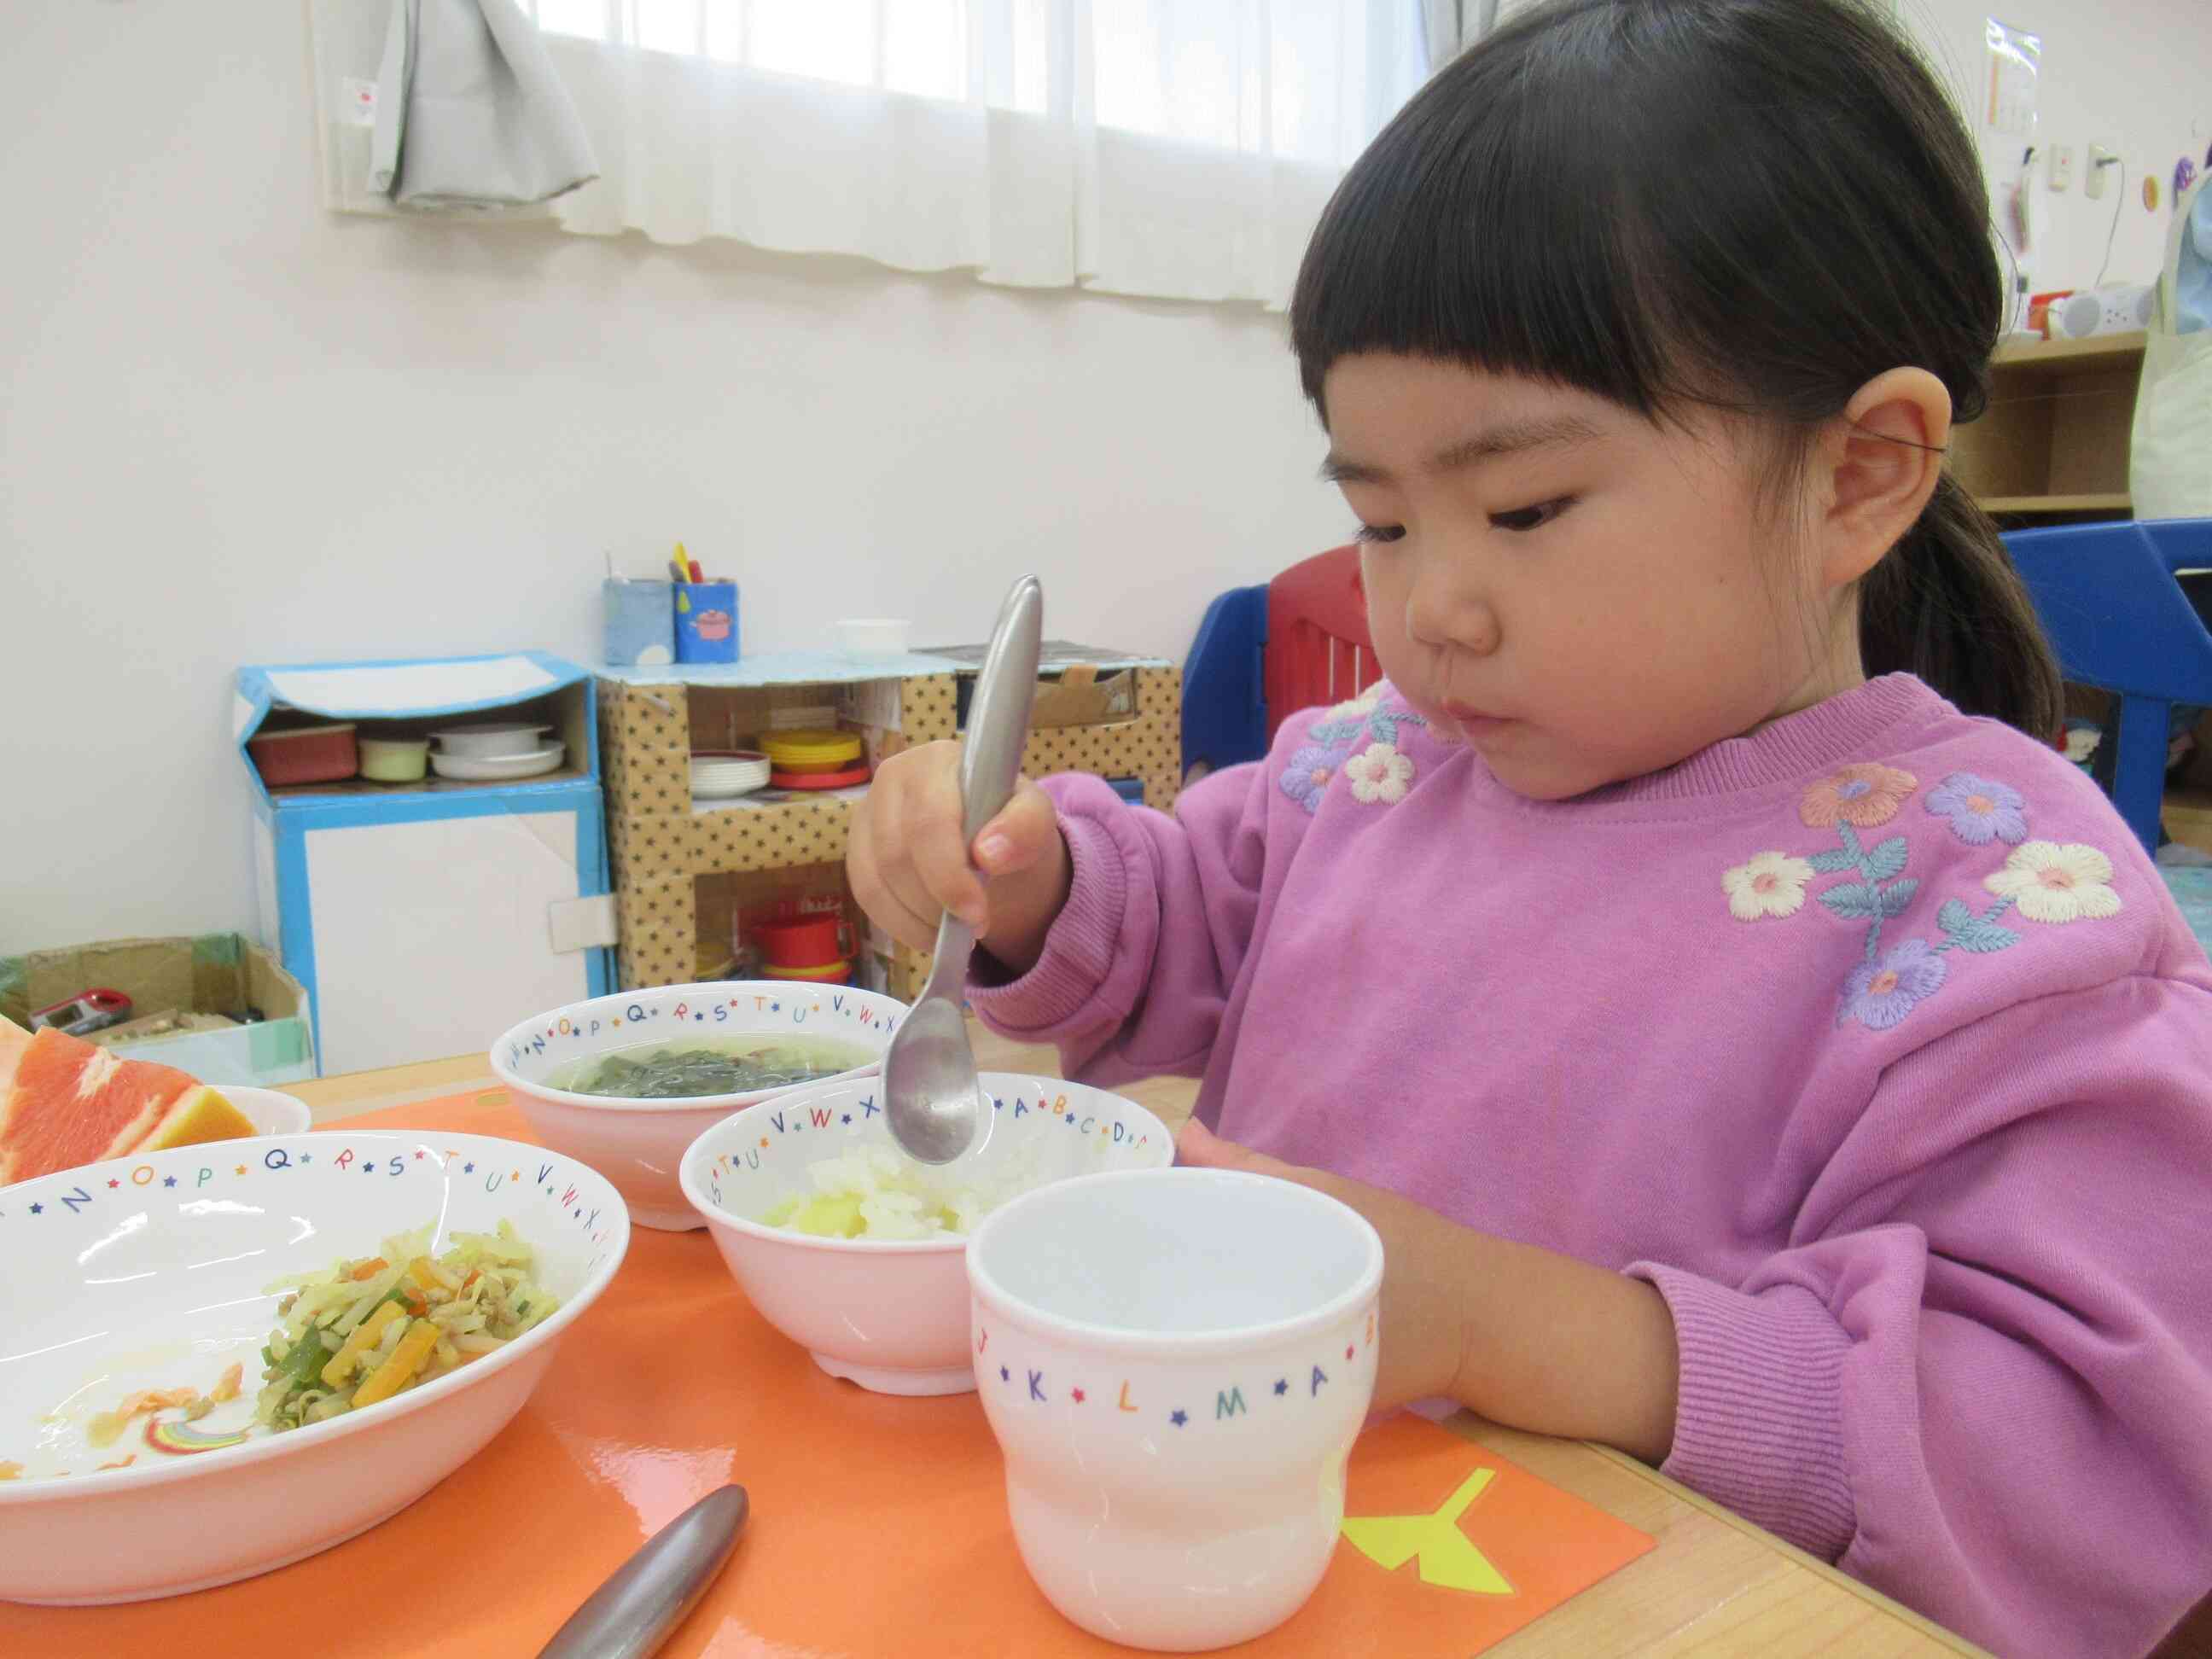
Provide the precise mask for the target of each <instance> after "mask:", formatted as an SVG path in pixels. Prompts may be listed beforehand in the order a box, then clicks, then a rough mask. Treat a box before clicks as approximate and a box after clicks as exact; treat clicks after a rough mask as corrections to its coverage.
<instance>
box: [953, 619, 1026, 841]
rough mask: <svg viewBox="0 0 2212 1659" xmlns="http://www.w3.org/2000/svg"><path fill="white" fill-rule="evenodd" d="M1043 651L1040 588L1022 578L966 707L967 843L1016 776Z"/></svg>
mask: <svg viewBox="0 0 2212 1659" xmlns="http://www.w3.org/2000/svg"><path fill="white" fill-rule="evenodd" d="M1043 647H1044V589H1043V587H1042V586H1041V585H1039V583H1038V581H1037V579H1036V577H1035V576H1024V577H1023V578H1022V579H1021V580H1018V581H1017V582H1016V583H1015V584H1014V585H1013V587H1012V590H1010V591H1009V592H1008V593H1007V594H1006V603H1005V604H1003V605H1000V607H999V620H998V623H996V625H995V626H994V627H993V629H991V643H990V645H989V646H988V647H987V648H986V649H985V651H984V653H983V666H982V669H981V671H980V672H979V673H978V674H977V675H976V676H975V697H974V699H973V700H972V701H971V702H969V705H968V735H967V738H966V740H965V741H964V742H963V744H962V745H961V750H960V798H961V800H962V802H963V805H965V807H966V809H967V817H966V830H967V838H968V840H969V841H970V842H973V841H974V840H975V837H976V836H979V835H981V834H982V832H983V826H984V825H985V824H987V823H989V822H990V821H991V820H992V819H993V818H994V817H998V815H999V812H1000V809H1001V808H1003V807H1004V806H1005V805H1006V801H1007V799H1009V798H1010V797H1011V796H1012V794H1013V793H1014V781H1015V780H1016V779H1017V778H1018V777H1020V776H1021V772H1022V750H1023V747H1024V745H1025V744H1027V743H1028V741H1029V733H1030V703H1031V702H1032V701H1033V700H1034V699H1035V697H1036V677H1037V661H1038V658H1039V655H1040V653H1042V650H1043Z"/></svg>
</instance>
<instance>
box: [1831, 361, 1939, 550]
mask: <svg viewBox="0 0 2212 1659" xmlns="http://www.w3.org/2000/svg"><path fill="white" fill-rule="evenodd" d="M1950 441H1951V394H1950V393H1949V392H1948V391H1946V390H1945V389H1944V386H1943V383H1942V381H1941V380H1937V379H1936V377H1935V376H1934V375H1933V374H1929V372H1928V371H1927V370H1926V369H1924V368H1893V369H1891V370H1889V371H1888V372H1887V374H1877V375H1875V378H1874V379H1873V380H1869V381H1868V382H1867V383H1866V384H1865V385H1864V386H1861V387H1860V388H1859V389H1858V391H1857V393H1856V394H1855V395H1854V396H1853V397H1852V398H1851V400H1850V403H1849V404H1845V405H1844V412H1843V413H1842V414H1841V415H1839V416H1837V417H1836V419H1835V421H1834V422H1832V424H1831V426H1830V428H1829V429H1828V431H1827V432H1826V434H1825V435H1823V438H1822V440H1821V442H1820V445H1819V447H1818V448H1817V450H1816V452H1815V453H1816V454H1817V456H1818V458H1819V461H1818V471H1819V476H1817V477H1815V478H1814V480H1812V483H1814V487H1815V494H1814V501H1816V503H1818V504H1820V507H1821V511H1820V515H1819V522H1818V525H1817V526H1816V529H1817V532H1818V535H1819V538H1820V576H1821V580H1822V582H1823V583H1824V585H1826V586H1829V587H1831V588H1836V587H1843V586H1848V585H1849V584H1850V583H1852V582H1855V581H1857V580H1858V579H1859V578H1860V577H1862V576H1863V575H1865V574H1866V573H1867V572H1868V571H1869V570H1871V569H1873V568H1874V567H1875V565H1876V564H1878V563H1879V562H1881V556H1882V555H1883V554H1885V553H1887V552H1888V551H1889V550H1890V549H1891V548H1893V547H1894V546H1896V545H1897V544H1898V542H1899V540H1900V539H1901V538H1903V537H1904V535H1905V532H1907V531H1908V530H1910V529H1911V528H1912V526H1913V524H1914V523H1915V522H1916V521H1917V520H1918V519H1919V517H1920V512H1921V509H1922V508H1923V507H1926V506H1927V505H1928V498H1929V496H1930V495H1934V494H1935V493H1936V480H1937V479H1938V478H1939V477H1941V476H1942V471H1943V452H1944V450H1945V449H1946V448H1947V447H1948V446H1949V444H1950Z"/></svg>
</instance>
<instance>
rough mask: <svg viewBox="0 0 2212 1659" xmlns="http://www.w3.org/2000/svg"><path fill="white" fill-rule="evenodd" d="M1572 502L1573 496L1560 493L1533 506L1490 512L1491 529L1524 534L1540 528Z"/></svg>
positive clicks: (1572, 503) (1573, 500)
mask: <svg viewBox="0 0 2212 1659" xmlns="http://www.w3.org/2000/svg"><path fill="white" fill-rule="evenodd" d="M1574 504H1575V498H1574V497H1573V496H1571V495H1562V496H1560V497H1559V499H1558V500H1556V501H1539V502H1537V503H1536V505H1535V506H1534V507H1515V508H1513V509H1512V510H1511V511H1510V512H1507V513H1492V514H1491V515H1490V526H1491V528H1492V529H1493V530H1504V531H1509V532H1512V533H1513V534H1515V535H1525V534H1527V533H1528V532H1529V531H1531V530H1541V529H1542V528H1543V527H1544V526H1546V525H1547V524H1549V523H1551V522H1552V520H1554V519H1556V518H1558V517H1559V514H1561V513H1564V512H1565V511H1566V510H1567V509H1568V508H1569V507H1572V506H1573V505H1574Z"/></svg>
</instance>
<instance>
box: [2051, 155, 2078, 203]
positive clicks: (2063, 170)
mask: <svg viewBox="0 0 2212 1659" xmlns="http://www.w3.org/2000/svg"><path fill="white" fill-rule="evenodd" d="M2073 183H2074V146H2073V145H2071V144H2054V145H2052V146H2051V189H2053V190H2054V191H2058V190H2067V189H2070V188H2071V187H2072V185H2073Z"/></svg>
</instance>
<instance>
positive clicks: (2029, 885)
mask: <svg viewBox="0 0 2212 1659" xmlns="http://www.w3.org/2000/svg"><path fill="white" fill-rule="evenodd" d="M1982 885H1983V886H1984V887H1986V888H1988V889H1989V890H1990V891H1991V892H1992V893H1995V894H1996V895H1997V896H1998V899H1999V901H2000V908H2002V905H2004V904H2017V905H2018V906H2019V907H2020V913H2021V915H2023V916H2026V917H2027V919H2028V920H2029V921H2043V922H2050V923H2051V924H2053V925H2054V926H2063V925H2064V924H2065V923H2067V922H2069V921H2099V920H2102V919H2103V918H2104V917H2106V916H2116V915H2119V913H2120V896H2119V895H2118V893H2116V892H2114V891H2113V890H2112V860H2110V859H2108V858H2106V856H2105V855H2104V854H2102V853H2100V852H2099V851H2098V850H2097V849H2096V848H2093V847H2085V846H2083V845H2082V844H2081V842H2066V843H2065V844H2064V845H2063V846H2061V845H2060V844H2059V843H2058V842H2055V841H2032V842H2028V843H2027V845H2026V846H2024V847H2020V848H2015V849H2014V852H2013V854H2012V856H2011V857H2009V858H2008V859H2007V860H2005V863H2004V868H2003V869H2002V870H2000V871H1998V872H1996V873H1995V874H1994V875H1990V876H1987V877H1984V878H1983V881H1982ZM1991 914H1992V915H1994V914H1995V912H1994V911H1992V912H1991Z"/></svg>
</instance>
